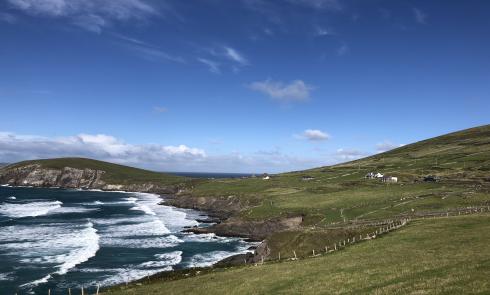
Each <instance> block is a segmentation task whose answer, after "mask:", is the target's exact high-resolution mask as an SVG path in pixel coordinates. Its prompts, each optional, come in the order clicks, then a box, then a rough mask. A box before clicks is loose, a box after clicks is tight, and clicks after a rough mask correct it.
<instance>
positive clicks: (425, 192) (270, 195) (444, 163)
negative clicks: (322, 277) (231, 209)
mask: <svg viewBox="0 0 490 295" xmlns="http://www.w3.org/2000/svg"><path fill="white" fill-rule="evenodd" d="M371 171H379V172H382V173H384V174H389V175H393V176H397V177H399V183H397V184H389V185H386V184H383V183H381V182H379V181H376V180H366V179H364V178H363V177H364V175H365V174H366V173H368V172H371ZM489 171H490V125H486V126H481V127H476V128H472V129H467V130H463V131H459V132H455V133H451V134H447V135H444V136H440V137H436V138H433V139H428V140H424V141H421V142H417V143H414V144H410V145H407V146H404V147H401V148H398V149H395V150H392V151H389V152H386V153H383V154H377V155H374V156H371V157H367V158H364V159H360V160H357V161H352V162H348V163H343V164H339V165H335V166H330V167H320V168H315V169H311V170H306V171H298V172H289V173H283V174H278V175H274V176H273V177H272V179H271V180H262V179H261V178H260V177H259V178H251V179H227V180H215V181H206V182H202V183H199V184H197V185H196V186H195V187H194V188H193V190H192V192H191V193H192V194H193V195H195V196H201V197H215V196H234V197H236V198H241V199H247V200H253V201H254V202H251V203H253V204H258V205H257V206H251V207H248V208H245V209H244V210H243V211H242V212H241V213H240V215H241V217H242V218H244V219H258V220H261V219H267V218H271V217H279V216H286V215H290V214H302V215H304V216H305V219H306V222H307V224H315V223H316V222H317V221H322V222H323V223H327V224H328V223H332V222H338V221H342V220H343V219H344V218H347V219H356V218H386V217H390V216H393V215H397V214H402V213H406V212H408V211H411V210H412V209H414V210H418V211H420V210H427V211H431V210H446V209H448V208H454V207H464V206H478V205H486V204H488V203H489V202H490V194H489V192H490V174H489ZM430 174H434V175H437V176H439V177H441V179H442V181H441V182H438V183H423V182H421V179H422V178H423V177H424V176H426V175H430ZM304 175H309V176H313V177H314V178H315V179H314V180H310V181H303V180H302V176H304ZM341 210H342V211H343V216H341V214H340V212H341Z"/></svg>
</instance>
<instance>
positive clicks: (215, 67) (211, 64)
mask: <svg viewBox="0 0 490 295" xmlns="http://www.w3.org/2000/svg"><path fill="white" fill-rule="evenodd" d="M197 60H198V61H199V62H201V63H203V64H205V65H206V66H208V69H209V71H210V72H211V73H215V74H221V70H220V65H219V63H218V62H215V61H212V60H209V59H206V58H201V57H199V58H197Z"/></svg>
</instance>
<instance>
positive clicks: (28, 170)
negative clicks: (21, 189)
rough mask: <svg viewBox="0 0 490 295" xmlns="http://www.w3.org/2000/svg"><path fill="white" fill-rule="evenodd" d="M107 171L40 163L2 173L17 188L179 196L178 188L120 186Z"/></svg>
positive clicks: (0, 176)
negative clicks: (113, 181) (57, 188)
mask: <svg viewBox="0 0 490 295" xmlns="http://www.w3.org/2000/svg"><path fill="white" fill-rule="evenodd" d="M105 173H106V172H105V171H103V170H96V169H89V168H85V169H78V168H72V167H64V168H62V169H53V168H45V167H42V166H41V165H39V164H31V165H26V166H19V167H5V168H3V169H1V170H0V184H9V185H13V186H34V187H62V188H82V189H101V190H108V191H114V190H124V191H137V192H154V193H175V192H176V191H177V188H176V187H174V186H162V185H158V184H154V183H137V184H136V183H135V184H117V183H108V182H106V181H105V180H104V174H105Z"/></svg>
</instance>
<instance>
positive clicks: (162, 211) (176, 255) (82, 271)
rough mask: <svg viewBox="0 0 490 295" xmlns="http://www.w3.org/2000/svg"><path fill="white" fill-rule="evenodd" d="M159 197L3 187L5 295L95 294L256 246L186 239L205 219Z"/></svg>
mask: <svg viewBox="0 0 490 295" xmlns="http://www.w3.org/2000/svg"><path fill="white" fill-rule="evenodd" d="M161 201H162V199H161V198H160V197H159V196H158V195H154V194H145V193H125V192H102V191H82V190H68V189H49V188H20V187H0V290H1V291H0V294H15V293H18V294H19V295H20V294H47V290H48V289H51V292H52V294H56V293H55V292H65V291H66V290H67V289H68V288H72V289H79V288H80V287H82V286H83V287H84V288H85V289H86V290H92V291H93V290H94V289H95V287H96V286H97V285H100V286H101V287H104V286H110V285H115V284H120V283H125V282H130V281H133V280H137V279H141V278H144V277H146V276H149V275H152V274H155V273H158V272H162V271H171V270H174V269H182V268H189V267H202V266H210V265H212V264H214V263H216V262H217V261H219V260H221V259H223V258H226V257H228V256H231V255H234V254H238V253H245V252H247V251H249V250H248V249H249V247H250V246H251V245H252V244H250V243H247V242H245V241H243V240H242V239H238V238H224V237H218V236H215V235H214V234H204V235H195V234H191V233H182V230H183V229H184V228H186V227H190V226H196V225H197V226H199V225H200V224H199V223H198V222H197V221H196V219H199V218H203V217H202V215H201V214H202V213H200V212H197V211H194V210H186V209H177V208H174V207H170V206H163V205H159V203H160V202H161Z"/></svg>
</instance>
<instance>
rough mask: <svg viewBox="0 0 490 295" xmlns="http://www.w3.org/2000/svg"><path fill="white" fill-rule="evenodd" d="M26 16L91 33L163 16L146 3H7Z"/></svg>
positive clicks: (138, 0) (70, 0) (51, 0)
mask: <svg viewBox="0 0 490 295" xmlns="http://www.w3.org/2000/svg"><path fill="white" fill-rule="evenodd" d="M7 1H8V2H9V3H10V5H11V6H12V7H13V8H15V9H18V10H21V11H23V12H25V13H26V14H29V15H33V16H39V17H52V18H64V19H67V20H68V21H70V22H71V23H72V24H74V25H76V26H78V27H81V28H83V29H86V30H88V31H91V32H95V33H100V32H101V31H102V30H103V29H104V28H106V27H108V26H110V25H111V24H112V23H113V22H116V21H117V22H128V21H134V20H140V21H141V20H146V19H147V18H148V17H151V16H155V15H159V14H160V12H159V11H158V10H157V9H156V7H154V6H153V5H152V4H150V3H148V1H146V0H118V1H98V0H7Z"/></svg>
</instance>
